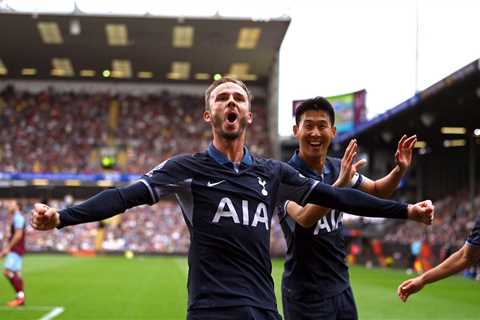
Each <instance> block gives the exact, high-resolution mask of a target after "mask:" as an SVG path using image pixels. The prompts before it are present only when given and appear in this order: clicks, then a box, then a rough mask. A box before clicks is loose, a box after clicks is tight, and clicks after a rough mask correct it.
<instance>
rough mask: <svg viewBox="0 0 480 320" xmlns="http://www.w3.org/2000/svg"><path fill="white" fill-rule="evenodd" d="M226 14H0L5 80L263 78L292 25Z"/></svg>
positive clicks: (259, 81) (262, 80)
mask: <svg viewBox="0 0 480 320" xmlns="http://www.w3.org/2000/svg"><path fill="white" fill-rule="evenodd" d="M289 23H290V20H289V18H278V19H274V20H269V21H253V20H251V19H227V18H218V19H215V18H174V17H156V16H155V17H154V16H142V17H138V16H112V15H108V16H99V15H84V14H78V15H76V14H74V15H58V14H45V15H44V14H20V13H0V29H1V30H9V31H8V32H2V33H1V34H0V46H1V48H2V49H1V50H0V80H2V79H35V80H44V79H61V80H67V79H75V80H79V79H83V80H85V79H87V80H101V79H104V80H115V81H118V80H120V81H132V80H135V81H149V82H170V83H171V82H178V83H202V82H209V81H211V79H212V76H213V75H214V74H216V73H218V74H221V75H227V74H234V75H236V76H237V77H238V78H240V79H242V80H245V81H249V82H250V83H251V84H259V85H261V84H265V83H266V82H267V80H268V78H269V77H270V72H271V67H272V65H273V63H274V61H275V57H276V55H277V53H278V51H279V48H280V45H281V43H282V40H283V38H284V36H285V33H286V31H287V28H288V26H289Z"/></svg>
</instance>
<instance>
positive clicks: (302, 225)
mask: <svg viewBox="0 0 480 320" xmlns="http://www.w3.org/2000/svg"><path fill="white" fill-rule="evenodd" d="M295 121H296V124H295V126H294V127H293V132H294V135H295V137H296V138H297V140H298V142H299V150H298V151H297V152H296V153H295V154H294V155H293V156H292V158H291V159H290V161H289V162H288V163H289V164H290V165H291V166H293V167H294V168H295V169H297V170H299V171H300V172H301V173H302V174H303V175H305V176H307V177H310V178H313V179H317V180H320V181H323V182H324V183H326V184H329V185H333V186H336V187H351V188H356V189H359V190H362V191H364V192H367V193H370V194H372V195H375V196H379V197H388V196H390V195H391V194H392V193H393V191H394V190H395V188H396V187H397V185H398V184H399V182H400V179H401V178H402V176H403V175H404V173H405V171H406V170H407V169H408V167H409V166H410V163H411V160H412V149H413V146H414V144H415V141H416V137H415V136H411V137H409V138H407V137H406V136H403V137H402V138H401V139H400V142H399V143H398V148H397V151H396V153H395V162H396V165H395V168H394V169H393V170H392V171H391V172H390V173H389V174H387V175H386V176H385V177H383V178H381V179H378V180H371V179H369V178H367V177H365V176H363V175H361V174H359V173H358V170H359V169H360V168H361V167H362V166H363V165H364V164H365V160H359V161H357V162H354V159H355V156H356V154H357V144H356V141H355V140H352V141H350V143H349V144H348V146H347V149H346V150H345V154H344V156H343V158H342V159H338V158H333V157H329V156H327V152H328V149H329V147H330V144H331V142H332V140H333V138H334V137H335V134H336V129H335V113H334V110H333V107H332V105H331V104H330V102H328V100H326V99H325V98H322V97H317V98H314V99H308V100H306V101H304V102H303V103H302V104H300V105H299V106H298V108H297V109H296V110H295ZM422 205H424V206H431V204H430V203H429V202H424V203H423V204H422ZM286 210H287V211H288V215H287V211H286ZM279 212H280V214H279V215H280V221H281V225H282V230H283V232H284V235H285V237H286V241H287V255H286V259H285V271H284V274H283V281H282V300H283V310H284V317H285V319H286V320H294V319H356V318H357V308H356V305H355V300H354V297H353V293H352V290H351V287H350V280H349V274H348V265H347V263H346V255H347V253H346V248H345V243H344V238H343V224H342V217H343V213H342V212H341V211H340V210H330V209H328V208H322V207H319V206H316V205H307V206H305V207H303V206H301V205H298V204H296V203H294V202H292V201H289V202H287V203H286V205H284V206H281V207H280V210H279ZM346 212H349V211H346ZM349 213H351V212H349ZM364 215H365V216H372V217H386V218H397V219H413V220H416V221H420V222H424V223H426V224H430V223H431V222H432V221H431V220H432V218H433V212H423V213H422V214H420V215H417V214H416V213H415V214H414V213H412V214H406V213H401V214H397V213H395V214H391V213H388V214H385V213H384V212H383V213H382V212H379V211H375V210H372V211H369V212H365V214H364ZM294 216H297V217H299V218H297V219H296V221H295V220H294V219H292V217H294Z"/></svg>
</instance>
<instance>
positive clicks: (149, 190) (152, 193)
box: [138, 179, 157, 203]
mask: <svg viewBox="0 0 480 320" xmlns="http://www.w3.org/2000/svg"><path fill="white" fill-rule="evenodd" d="M138 181H139V182H141V183H143V184H144V185H145V186H146V187H147V189H148V192H150V196H151V197H152V200H153V203H156V202H157V199H156V198H155V193H154V191H153V189H152V187H151V186H150V184H148V182H147V180H145V179H140V180H138Z"/></svg>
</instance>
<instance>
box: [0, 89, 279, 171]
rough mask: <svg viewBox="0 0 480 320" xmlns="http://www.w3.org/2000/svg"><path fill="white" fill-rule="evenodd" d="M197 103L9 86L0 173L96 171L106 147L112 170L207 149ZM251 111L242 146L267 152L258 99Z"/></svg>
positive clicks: (2, 104)
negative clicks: (110, 153) (111, 154)
mask: <svg viewBox="0 0 480 320" xmlns="http://www.w3.org/2000/svg"><path fill="white" fill-rule="evenodd" d="M203 108H204V106H203V97H201V96H190V95H176V94H172V93H169V92H167V91H163V92H161V93H159V94H158V95H155V96H154V95H146V96H132V95H111V94H108V93H95V94H92V93H89V94H81V93H74V92H55V91H52V90H48V91H43V92H40V93H29V92H19V91H17V90H15V89H14V88H13V87H11V86H8V87H6V88H5V89H4V90H3V91H2V92H1V93H0V172H70V173H94V172H100V171H101V170H102V167H101V164H100V161H99V155H100V153H101V152H102V148H112V147H113V148H114V149H115V150H116V151H115V152H116V153H117V156H118V167H117V168H116V169H117V170H118V171H122V172H130V173H144V172H147V171H149V170H150V169H151V168H153V167H155V166H156V165H157V164H159V163H161V162H162V161H163V160H165V159H167V158H168V157H170V156H171V155H174V154H179V153H195V152H199V151H203V150H205V149H206V147H207V146H208V141H209V140H210V134H211V133H210V130H209V129H208V127H207V125H206V124H204V122H203V121H202V119H201V118H200V117H201V112H200V113H199V112H198V110H203ZM253 110H254V112H255V122H254V125H253V127H252V128H251V129H250V135H249V137H248V145H249V148H250V150H251V151H252V152H253V153H255V154H257V155H265V156H268V155H269V153H270V151H269V145H270V144H269V143H268V130H267V129H266V128H267V119H266V111H265V107H264V104H263V102H262V100H261V99H257V100H256V101H254V105H253ZM39 132H42V134H38V133H39ZM45 133H46V134H45Z"/></svg>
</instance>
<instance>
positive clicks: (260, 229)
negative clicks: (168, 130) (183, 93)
mask: <svg viewBox="0 0 480 320" xmlns="http://www.w3.org/2000/svg"><path fill="white" fill-rule="evenodd" d="M170 194H173V195H175V196H176V198H177V202H178V204H179V206H180V208H181V211H182V213H183V216H184V218H185V221H186V223H187V225H188V228H189V231H190V239H191V244H190V249H189V253H188V264H189V274H188V294H189V303H188V306H189V310H193V309H202V308H216V307H228V306H232V307H233V306H253V307H257V308H261V309H266V310H272V311H274V312H276V310H277V308H276V302H275V294H274V288H273V280H272V277H271V270H272V265H271V261H270V253H269V247H270V223H271V220H272V215H273V212H274V210H275V209H276V208H277V206H278V204H279V203H283V202H285V201H286V200H293V201H295V202H297V203H299V204H302V205H303V204H305V203H306V202H312V203H316V204H319V205H323V206H327V207H338V208H340V209H342V210H345V211H349V210H353V211H355V212H357V213H358V214H362V213H365V212H368V211H370V210H379V211H380V212H390V213H396V214H401V213H406V211H407V206H406V205H405V204H399V203H395V202H393V201H386V200H380V199H377V198H374V197H371V196H369V195H367V194H362V193H361V192H357V191H354V190H347V189H335V188H332V187H329V186H327V185H324V184H321V183H318V181H316V180H313V179H310V178H307V177H305V176H304V175H302V174H300V173H299V172H298V171H296V170H295V169H293V168H292V167H291V166H289V165H288V164H285V163H283V162H280V161H276V160H270V159H263V158H254V157H252V156H251V155H250V153H249V152H248V150H247V149H246V148H244V156H243V159H242V161H241V162H240V163H239V164H233V163H232V162H230V161H229V160H227V159H226V158H225V156H224V155H223V154H222V153H220V152H219V151H218V150H216V149H215V147H214V146H213V145H210V146H209V148H208V151H207V152H204V153H199V154H195V155H181V156H175V157H173V158H171V159H169V160H167V161H165V162H163V163H162V164H160V165H159V166H157V167H156V168H154V169H153V170H152V171H150V172H149V173H147V174H146V175H145V176H143V178H142V179H141V180H140V181H139V182H136V183H134V184H132V185H130V186H127V187H123V188H117V189H110V190H105V191H102V192H101V193H99V194H97V195H95V196H94V197H92V198H90V199H88V200H86V201H85V202H83V203H81V204H79V205H77V206H74V207H70V208H67V209H64V210H61V211H60V225H59V226H58V228H62V227H64V226H67V225H74V224H79V223H85V222H90V221H98V220H103V219H105V218H108V217H110V216H113V215H115V214H118V213H121V212H124V211H125V210H126V209H128V208H131V207H134V206H137V205H141V204H153V203H155V202H157V201H159V199H160V198H161V197H163V196H167V195H170Z"/></svg>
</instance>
